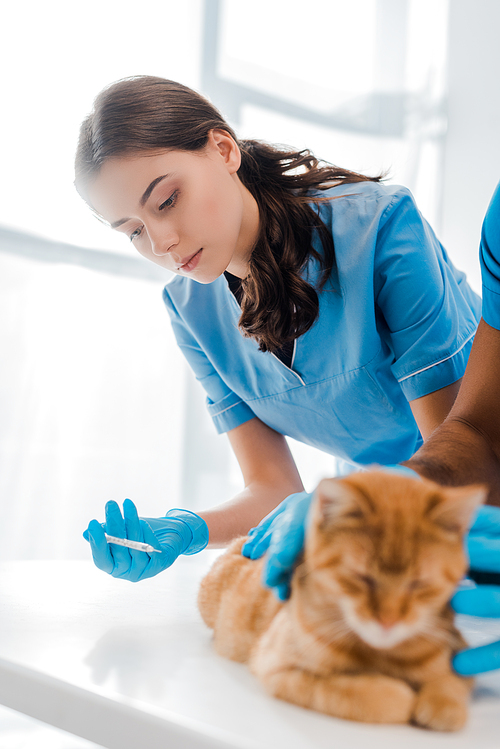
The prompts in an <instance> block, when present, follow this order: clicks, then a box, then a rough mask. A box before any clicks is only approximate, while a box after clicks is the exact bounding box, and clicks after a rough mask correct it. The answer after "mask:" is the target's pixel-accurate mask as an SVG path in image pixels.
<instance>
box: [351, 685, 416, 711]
mask: <svg viewBox="0 0 500 749" xmlns="http://www.w3.org/2000/svg"><path fill="white" fill-rule="evenodd" d="M361 678H362V677H361ZM372 679H373V688H372V690H371V695H370V696H369V699H367V700H366V701H365V703H364V704H363V703H362V701H361V700H360V701H358V704H357V708H358V709H359V711H360V714H359V715H357V716H356V717H355V720H362V721H366V722H368V723H409V722H410V719H411V716H412V713H413V711H414V707H415V692H414V691H413V689H412V688H411V687H410V686H409V685H408V684H407V683H406V682H405V681H401V680H400V679H393V678H391V677H389V676H373V677H372Z"/></svg>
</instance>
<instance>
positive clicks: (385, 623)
mask: <svg viewBox="0 0 500 749" xmlns="http://www.w3.org/2000/svg"><path fill="white" fill-rule="evenodd" d="M377 619H378V621H379V624H380V625H381V626H382V627H383V628H384V629H391V627H394V625H395V624H397V622H398V619H399V617H398V615H397V614H393V613H391V612H389V611H388V612H384V613H383V614H379V615H378V617H377Z"/></svg>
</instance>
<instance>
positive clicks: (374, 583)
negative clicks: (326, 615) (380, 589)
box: [356, 574, 377, 590]
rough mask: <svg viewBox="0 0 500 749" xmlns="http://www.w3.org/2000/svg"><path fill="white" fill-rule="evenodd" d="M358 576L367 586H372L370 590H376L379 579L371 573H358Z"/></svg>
mask: <svg viewBox="0 0 500 749" xmlns="http://www.w3.org/2000/svg"><path fill="white" fill-rule="evenodd" d="M356 577H357V578H358V580H360V582H362V583H364V585H366V587H367V588H370V590H375V588H376V587H377V581H376V580H375V578H374V577H372V576H371V575H359V574H358V575H356Z"/></svg>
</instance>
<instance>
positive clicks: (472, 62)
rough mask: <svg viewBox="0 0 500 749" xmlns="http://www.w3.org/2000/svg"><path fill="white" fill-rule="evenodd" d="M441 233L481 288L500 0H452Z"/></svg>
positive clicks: (497, 126) (496, 113)
mask: <svg viewBox="0 0 500 749" xmlns="http://www.w3.org/2000/svg"><path fill="white" fill-rule="evenodd" d="M449 12H450V30H449V42H448V43H449V57H448V132H447V135H446V141H445V155H444V179H443V209H442V231H441V236H442V239H443V242H444V244H445V246H446V247H447V248H448V249H449V251H450V253H452V256H453V259H454V261H455V262H456V264H457V265H458V266H459V267H461V268H463V269H464V270H467V272H468V275H469V278H470V281H471V283H472V284H473V286H474V288H475V289H476V290H477V291H480V288H481V282H480V272H479V261H478V246H479V238H480V230H481V223H482V219H483V216H484V214H485V212H486V208H487V206H488V203H489V200H490V197H491V194H492V192H493V189H494V187H495V185H496V184H497V182H498V180H499V179H500V2H498V0H451V2H450V7H449Z"/></svg>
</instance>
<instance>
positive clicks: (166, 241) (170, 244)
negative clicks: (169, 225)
mask: <svg viewBox="0 0 500 749" xmlns="http://www.w3.org/2000/svg"><path fill="white" fill-rule="evenodd" d="M148 233H149V240H150V242H151V251H152V253H153V255H156V256H157V257H163V256H164V255H168V253H169V252H170V251H171V250H172V249H173V248H174V247H175V246H176V244H177V242H178V239H177V237H176V236H175V234H174V232H172V231H165V229H163V231H161V230H159V231H149V232H148Z"/></svg>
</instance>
